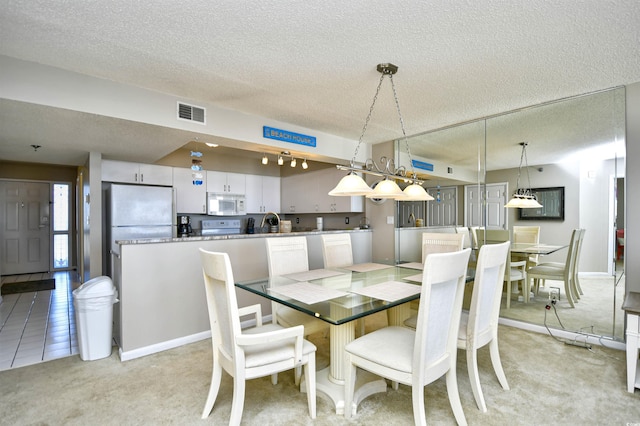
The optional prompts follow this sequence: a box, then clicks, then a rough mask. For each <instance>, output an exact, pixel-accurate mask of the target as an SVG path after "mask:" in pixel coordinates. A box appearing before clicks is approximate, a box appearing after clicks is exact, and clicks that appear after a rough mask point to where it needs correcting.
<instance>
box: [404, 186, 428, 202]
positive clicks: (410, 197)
mask: <svg viewBox="0 0 640 426" xmlns="http://www.w3.org/2000/svg"><path fill="white" fill-rule="evenodd" d="M402 192H404V194H405V196H406V197H405V198H403V201H431V200H433V197H432V196H431V195H429V193H428V192H427V191H425V189H424V188H423V187H422V186H420V185H418V184H416V183H413V184H411V185H409V186H407V187H406V188H405V189H404V191H402Z"/></svg>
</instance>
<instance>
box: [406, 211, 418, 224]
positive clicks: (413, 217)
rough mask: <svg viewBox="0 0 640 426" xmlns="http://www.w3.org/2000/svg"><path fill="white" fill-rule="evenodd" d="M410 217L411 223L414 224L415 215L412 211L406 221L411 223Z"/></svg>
mask: <svg viewBox="0 0 640 426" xmlns="http://www.w3.org/2000/svg"><path fill="white" fill-rule="evenodd" d="M411 219H413V225H414V226H415V224H416V216H415V215H414V214H413V212H411V214H410V215H409V220H407V223H411Z"/></svg>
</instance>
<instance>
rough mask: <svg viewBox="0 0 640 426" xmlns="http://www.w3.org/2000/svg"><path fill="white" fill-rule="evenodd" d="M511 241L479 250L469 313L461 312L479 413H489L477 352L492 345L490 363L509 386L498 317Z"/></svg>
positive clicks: (461, 335)
mask: <svg viewBox="0 0 640 426" xmlns="http://www.w3.org/2000/svg"><path fill="white" fill-rule="evenodd" d="M510 244H511V243H510V242H509V241H506V242H504V243H501V244H485V245H483V246H482V247H481V248H480V252H479V254H478V261H477V264H476V272H475V278H474V282H473V292H472V294H471V304H470V306H469V311H462V317H461V318H460V329H459V331H458V349H464V350H465V351H466V354H467V371H468V373H469V381H470V382H471V389H472V391H473V397H474V399H475V400H476V404H477V405H478V408H479V409H480V411H482V412H483V413H485V412H486V411H487V404H486V402H485V400H484V395H483V393H482V387H481V386H480V374H479V372H478V349H480V348H482V347H484V346H486V345H490V346H489V352H490V356H491V364H492V365H493V370H494V371H495V373H496V376H497V377H498V381H499V382H500V385H501V386H502V388H503V389H505V390H509V383H508V382H507V377H506V376H505V374H504V370H503V368H502V362H501V360H500V351H499V350H498V317H499V316H500V301H501V300H502V283H503V277H504V270H505V268H506V265H507V257H508V256H509V246H510Z"/></svg>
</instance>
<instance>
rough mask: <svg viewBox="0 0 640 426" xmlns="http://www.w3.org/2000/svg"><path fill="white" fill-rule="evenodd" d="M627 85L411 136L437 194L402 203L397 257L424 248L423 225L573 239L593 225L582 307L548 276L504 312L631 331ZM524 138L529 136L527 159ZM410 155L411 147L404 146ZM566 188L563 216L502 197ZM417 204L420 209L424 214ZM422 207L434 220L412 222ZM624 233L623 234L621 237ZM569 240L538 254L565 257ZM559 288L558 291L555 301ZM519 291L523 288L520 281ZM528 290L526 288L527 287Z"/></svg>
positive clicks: (584, 261) (553, 241) (559, 324)
mask: <svg viewBox="0 0 640 426" xmlns="http://www.w3.org/2000/svg"><path fill="white" fill-rule="evenodd" d="M624 106H625V92H624V88H614V89H610V90H604V91H600V92H596V93H590V94H585V95H582V96H577V97H573V98H568V99H562V100H558V101H555V102H549V103H545V104H541V105H536V106H531V107H527V108H522V109H520V110H517V111H511V112H508V113H504V114H499V115H496V116H492V117H487V118H484V119H480V120H475V121H472V122H468V123H463V124H460V125H456V126H451V127H448V128H444V129H440V130H437V131H433V132H428V133H425V134H421V135H415V136H412V137H410V138H409V139H408V145H409V149H410V151H411V155H412V157H413V158H414V159H416V160H419V161H421V162H422V165H423V166H424V164H427V168H429V166H433V171H431V170H425V169H416V170H415V171H416V172H417V173H418V174H419V175H420V176H421V177H422V178H424V179H425V180H426V182H425V187H426V188H428V190H429V192H430V193H431V194H432V195H443V194H447V197H444V196H441V197H436V200H434V201H428V202H423V203H424V205H422V206H420V205H419V204H420V203H418V205H411V204H405V203H402V202H399V203H398V212H397V214H398V220H397V221H396V223H397V224H398V227H397V229H396V260H398V261H414V260H416V259H417V258H416V259H413V258H412V257H416V253H417V256H420V255H419V253H420V251H421V248H420V243H419V241H420V236H421V234H422V232H427V231H429V232H432V231H436V232H452V228H455V227H456V226H457V227H461V226H462V227H472V226H479V227H484V228H487V229H507V230H509V231H510V232H511V235H513V227H514V226H539V227H540V234H539V235H540V236H539V239H540V243H541V244H547V245H558V246H563V247H564V246H567V245H568V244H569V241H570V239H571V234H572V231H573V230H574V229H579V228H582V229H585V234H584V242H583V245H582V248H581V251H580V257H579V264H578V265H579V283H580V287H581V289H582V294H580V298H579V299H577V302H576V303H575V307H571V306H570V304H569V303H568V301H567V299H566V296H565V290H564V284H563V283H562V282H559V281H547V282H546V283H545V284H544V285H541V286H540V289H539V291H538V292H537V293H536V294H534V297H533V299H532V300H531V301H530V302H529V303H524V298H523V297H521V298H520V299H518V295H517V294H516V295H514V296H513V298H512V303H511V307H510V308H509V309H507V308H506V306H505V305H506V303H503V304H502V309H501V316H502V317H503V318H509V319H513V320H517V321H520V322H525V323H532V324H536V325H541V326H546V327H548V328H549V329H550V330H551V332H553V330H560V329H565V330H567V331H572V332H578V333H586V334H592V335H597V336H604V337H606V338H612V339H615V340H623V321H624V320H623V315H622V312H621V310H620V306H621V304H622V297H623V295H624V274H623V271H624V251H623V249H622V245H623V244H624V239H623V233H624V223H625V217H624V170H625V123H624V118H625V111H624ZM521 142H526V143H527V149H526V156H524V158H523V152H522V146H521ZM396 150H397V161H398V162H399V163H400V164H405V163H407V162H408V161H407V160H406V155H407V154H406V146H405V142H404V141H400V142H398V143H397V146H396ZM518 187H520V188H523V187H528V188H538V189H545V188H562V193H563V194H564V199H563V200H562V202H563V206H562V207H563V217H561V218H560V217H555V218H545V219H538V218H536V217H534V216H533V215H526V214H524V215H522V214H521V212H520V211H519V210H520V209H511V208H505V207H504V205H505V204H506V203H507V202H508V200H509V199H510V198H511V195H512V193H513V192H514V191H515V190H516V189H517V188H518ZM415 212H418V215H422V216H421V217H418V216H417V215H416V214H415ZM409 213H414V215H413V216H414V217H415V218H416V219H423V222H424V224H425V225H427V226H426V227H422V228H417V227H415V224H412V223H410V222H407V223H405V221H404V220H403V217H404V216H406V215H408V214H409ZM621 238H622V239H621ZM567 255H568V250H567V248H566V247H564V248H562V249H560V250H558V251H556V252H555V253H553V254H550V255H546V256H539V257H538V262H541V263H542V262H557V263H564V262H565V261H566V258H567ZM557 288H559V293H560V300H558V301H557V302H556V303H555V304H552V305H551V308H550V309H547V308H546V307H547V305H548V304H549V295H550V293H551V294H552V293H554V292H556V291H557V290H556V289H557ZM519 291H521V290H519ZM520 296H522V294H520Z"/></svg>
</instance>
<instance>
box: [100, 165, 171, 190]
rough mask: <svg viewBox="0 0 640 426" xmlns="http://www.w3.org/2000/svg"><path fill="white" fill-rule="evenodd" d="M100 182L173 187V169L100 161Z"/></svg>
mask: <svg viewBox="0 0 640 426" xmlns="http://www.w3.org/2000/svg"><path fill="white" fill-rule="evenodd" d="M102 180H103V181H106V182H120V183H135V184H142V185H163V186H172V185H173V168H172V167H169V166H159V165H156V164H140V163H130V162H127V161H113V160H103V161H102Z"/></svg>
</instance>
